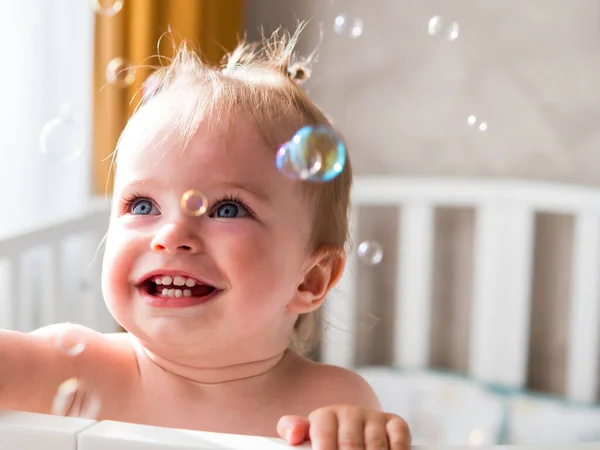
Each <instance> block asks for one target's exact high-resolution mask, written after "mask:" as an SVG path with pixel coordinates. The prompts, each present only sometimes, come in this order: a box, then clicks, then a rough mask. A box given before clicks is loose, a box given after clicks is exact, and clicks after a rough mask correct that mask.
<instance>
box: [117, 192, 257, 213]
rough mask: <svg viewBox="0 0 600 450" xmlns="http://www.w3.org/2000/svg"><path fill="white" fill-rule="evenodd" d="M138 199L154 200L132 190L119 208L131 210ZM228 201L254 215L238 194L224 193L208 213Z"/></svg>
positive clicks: (126, 210) (125, 210)
mask: <svg viewBox="0 0 600 450" xmlns="http://www.w3.org/2000/svg"><path fill="white" fill-rule="evenodd" d="M139 200H147V201H149V202H150V203H153V204H154V202H153V201H152V200H151V199H150V198H149V197H148V196H146V195H143V194H141V193H139V192H133V193H131V194H129V195H128V196H127V197H125V198H124V199H123V200H122V202H121V210H122V211H124V212H131V208H132V206H133V205H134V204H135V202H137V201H139ZM228 202H232V203H238V204H239V205H241V206H243V207H244V208H246V210H247V211H248V217H251V218H253V217H256V216H255V214H254V211H253V210H252V208H250V207H249V206H248V205H246V203H244V202H243V201H242V199H241V198H240V196H239V195H226V196H224V197H222V198H220V199H219V200H218V201H216V202H215V203H214V205H213V206H212V208H210V213H209V214H208V215H209V216H210V215H211V214H213V212H214V211H215V210H216V208H217V207H218V206H220V205H221V204H222V203H228Z"/></svg>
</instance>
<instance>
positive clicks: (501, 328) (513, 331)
mask: <svg viewBox="0 0 600 450" xmlns="http://www.w3.org/2000/svg"><path fill="white" fill-rule="evenodd" d="M476 220H477V221H476V237H475V266H474V279H473V283H474V286H473V299H472V308H471V314H472V316H471V325H470V332H471V334H470V355H469V370H470V372H471V375H473V376H474V377H475V378H477V379H479V380H482V381H484V382H490V383H498V384H501V385H505V386H511V387H523V386H524V384H525V380H526V370H527V357H528V340H529V329H530V322H529V316H530V310H531V304H530V297H531V295H530V294H531V274H532V267H531V266H532V257H533V255H532V253H533V227H534V214H533V212H532V211H531V209H530V208H528V207H526V206H521V205H511V204H506V203H495V204H486V205H484V206H483V207H481V208H480V209H479V210H478V214H477V219H476Z"/></svg>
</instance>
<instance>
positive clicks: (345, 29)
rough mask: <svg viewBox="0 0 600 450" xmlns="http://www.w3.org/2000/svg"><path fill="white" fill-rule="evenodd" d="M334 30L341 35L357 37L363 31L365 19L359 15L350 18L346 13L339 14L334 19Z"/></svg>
mask: <svg viewBox="0 0 600 450" xmlns="http://www.w3.org/2000/svg"><path fill="white" fill-rule="evenodd" d="M333 32H334V33H335V34H338V35H340V36H346V35H348V36H350V37H351V38H357V37H359V36H361V35H362V33H363V21H362V19H360V18H358V17H356V18H354V19H349V18H348V16H346V15H345V14H339V15H338V16H336V18H335V19H334V20H333Z"/></svg>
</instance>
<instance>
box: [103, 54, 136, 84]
mask: <svg viewBox="0 0 600 450" xmlns="http://www.w3.org/2000/svg"><path fill="white" fill-rule="evenodd" d="M106 81H108V82H109V83H110V84H112V85H114V86H117V87H122V88H124V87H127V86H131V85H132V84H133V82H134V81H135V67H134V66H132V65H131V64H129V62H128V61H127V60H126V59H125V58H122V57H120V56H119V57H118V58H113V59H112V60H111V61H110V62H109V63H108V64H107V66H106Z"/></svg>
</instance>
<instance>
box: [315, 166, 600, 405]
mask: <svg viewBox="0 0 600 450" xmlns="http://www.w3.org/2000/svg"><path fill="white" fill-rule="evenodd" d="M363 205H368V206H373V205H381V206H396V207H398V208H399V214H400V221H399V230H398V231H399V232H398V236H399V242H398V246H399V252H398V255H399V259H400V260H399V261H398V275H397V277H398V278H397V280H396V282H397V289H396V295H397V299H396V306H397V307H396V314H397V317H396V320H395V322H394V323H395V325H396V330H395V355H394V356H395V360H394V362H395V363H396V364H398V365H401V366H409V367H417V368H425V367H427V365H428V358H429V335H430V321H431V292H430V289H431V275H432V274H431V272H432V263H433V261H432V246H433V239H434V233H433V217H434V213H435V208H436V207H454V208H461V207H470V208H473V209H474V210H475V213H476V236H475V254H474V257H475V260H474V274H473V303H472V305H473V310H472V313H471V314H472V321H471V324H470V328H471V329H470V336H471V338H470V339H471V340H470V349H469V350H470V355H469V371H470V373H471V375H472V376H474V377H476V378H477V379H479V380H481V381H484V382H492V383H501V384H503V385H506V386H511V387H517V388H519V387H523V386H524V384H525V381H526V367H527V359H528V354H527V349H528V339H529V323H530V317H529V316H530V314H529V312H530V304H531V299H530V294H531V278H532V277H531V273H532V267H531V266H532V254H533V240H534V236H533V234H534V226H533V225H534V218H535V214H536V213H540V212H547V213H556V214H566V215H572V216H573V217H574V218H575V221H576V222H575V223H576V227H575V236H574V243H575V245H574V258H573V260H574V264H573V267H572V268H571V270H572V274H573V277H572V288H571V291H572V293H571V316H570V324H571V325H570V329H569V342H568V349H567V352H568V363H567V364H568V366H567V386H566V392H567V397H569V398H570V399H573V400H579V401H586V402H591V401H593V400H594V399H595V396H596V389H597V382H598V376H599V372H598V366H599V364H598V363H599V351H598V340H599V326H600V292H599V290H600V285H599V277H600V190H599V189H593V188H586V187H582V186H569V185H562V184H548V183H537V182H525V181H513V180H480V179H472V180H469V179H447V178H446V179H444V178H427V177H406V178H398V177H382V176H377V177H362V178H360V177H359V178H357V179H356V181H355V184H354V188H353V191H352V208H353V210H354V213H355V214H356V215H358V214H359V211H360V207H361V206H363ZM352 239H353V240H354V241H355V242H356V243H358V242H360V241H361V240H362V239H368V237H366V236H359V235H356V234H355V235H353V237H352ZM359 266H360V265H359V264H358V262H357V260H356V258H349V264H348V268H347V271H348V274H345V276H344V290H345V292H347V293H350V295H355V293H356V292H357V290H356V286H355V283H356V277H354V276H353V275H352V274H356V273H357V271H358V270H359ZM358 300H359V299H356V298H354V297H352V298H351V301H350V302H348V301H346V302H344V299H338V300H336V305H335V310H336V311H335V313H336V314H338V316H339V317H342V318H345V319H347V320H353V321H354V320H356V319H355V313H354V312H353V311H354V309H355V305H356V304H357V303H358ZM350 309H352V310H353V311H349V310H350ZM344 328H345V329H350V330H355V329H356V325H355V324H354V323H350V324H347V323H346V324H344ZM355 341H356V336H355V335H354V334H353V333H347V332H346V333H344V332H341V331H339V330H335V329H330V328H326V329H325V330H324V339H323V344H322V346H323V351H322V357H323V360H324V362H328V363H334V364H339V365H343V366H346V367H352V366H353V365H354V356H355ZM332 355H333V356H332Z"/></svg>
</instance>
